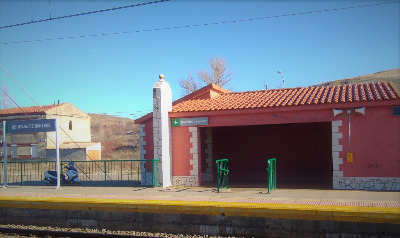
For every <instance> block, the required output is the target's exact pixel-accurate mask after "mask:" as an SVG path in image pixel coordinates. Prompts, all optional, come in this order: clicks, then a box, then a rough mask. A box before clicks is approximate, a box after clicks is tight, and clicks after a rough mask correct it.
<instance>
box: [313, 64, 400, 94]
mask: <svg viewBox="0 0 400 238" xmlns="http://www.w3.org/2000/svg"><path fill="white" fill-rule="evenodd" d="M369 82H390V83H392V84H393V85H394V86H395V87H396V88H397V90H400V68H399V69H392V70H385V71H380V72H377V73H373V74H367V75H361V76H357V77H353V78H346V79H339V80H334V81H329V82H325V83H321V84H318V86H329V85H341V84H357V83H369Z"/></svg>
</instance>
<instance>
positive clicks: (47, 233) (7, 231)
mask: <svg viewBox="0 0 400 238" xmlns="http://www.w3.org/2000/svg"><path fill="white" fill-rule="evenodd" d="M3 235H11V236H15V235H19V236H27V237H71V238H72V237H88V238H91V237H100V238H102V237H111V238H127V237H130V238H132V237H134V238H139V237H149V236H135V235H128V234H110V233H90V232H81V231H62V230H61V231H55V230H53V231H52V230H38V229H28V228H0V237H2V236H3ZM150 237H151V236H150Z"/></svg>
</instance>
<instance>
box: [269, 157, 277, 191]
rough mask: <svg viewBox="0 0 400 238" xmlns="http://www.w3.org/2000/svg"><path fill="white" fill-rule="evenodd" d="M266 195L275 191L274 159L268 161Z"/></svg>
mask: <svg viewBox="0 0 400 238" xmlns="http://www.w3.org/2000/svg"><path fill="white" fill-rule="evenodd" d="M267 172H268V193H270V191H271V190H275V189H276V158H273V159H269V160H268V167H267Z"/></svg>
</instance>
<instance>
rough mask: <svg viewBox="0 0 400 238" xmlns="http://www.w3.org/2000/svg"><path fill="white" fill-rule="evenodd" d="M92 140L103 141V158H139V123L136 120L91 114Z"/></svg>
mask: <svg viewBox="0 0 400 238" xmlns="http://www.w3.org/2000/svg"><path fill="white" fill-rule="evenodd" d="M89 116H90V123H91V132H92V141H93V142H101V147H102V159H139V125H136V124H135V121H134V120H131V119H128V118H122V117H115V116H107V115H101V114H89Z"/></svg>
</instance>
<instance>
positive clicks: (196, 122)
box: [172, 117, 208, 126]
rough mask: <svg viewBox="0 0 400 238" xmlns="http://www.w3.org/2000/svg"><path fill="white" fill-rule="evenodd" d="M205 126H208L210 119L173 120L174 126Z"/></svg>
mask: <svg viewBox="0 0 400 238" xmlns="http://www.w3.org/2000/svg"><path fill="white" fill-rule="evenodd" d="M205 125H208V117H192V118H174V119H172V126H205Z"/></svg>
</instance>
